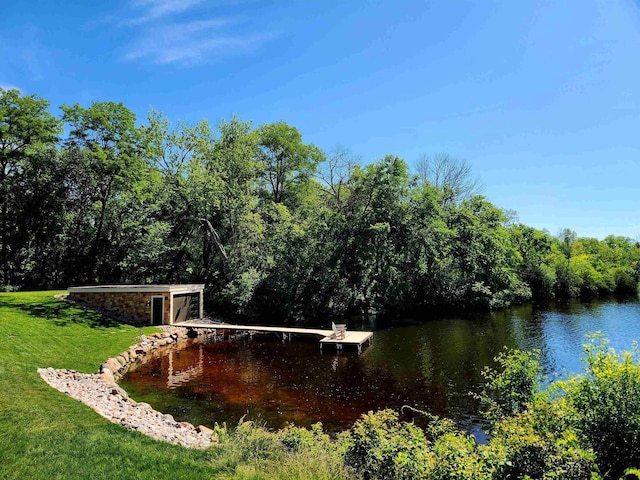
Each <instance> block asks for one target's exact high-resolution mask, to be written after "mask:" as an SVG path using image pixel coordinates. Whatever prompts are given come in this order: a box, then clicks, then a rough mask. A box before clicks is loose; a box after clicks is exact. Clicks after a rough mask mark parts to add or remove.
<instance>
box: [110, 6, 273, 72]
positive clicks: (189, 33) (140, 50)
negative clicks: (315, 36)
mask: <svg viewBox="0 0 640 480" xmlns="http://www.w3.org/2000/svg"><path fill="white" fill-rule="evenodd" d="M201 3H203V0H134V1H133V3H132V4H131V7H133V8H135V9H144V10H143V12H142V15H141V16H138V17H134V18H132V19H130V20H126V21H120V22H119V23H118V25H119V26H121V27H124V28H128V29H132V30H133V31H134V32H135V35H136V37H134V38H133V40H132V41H131V42H130V43H129V46H128V47H127V48H126V52H125V54H124V55H123V59H124V60H125V61H136V60H146V61H150V62H152V63H155V64H161V65H162V64H164V65H167V64H181V65H195V64H201V63H206V62H209V61H213V60H216V59H218V58H220V57H222V56H226V55H232V54H239V53H240V54H242V53H248V52H251V51H253V50H254V49H255V48H257V47H258V46H259V45H261V44H262V43H264V42H265V41H267V40H269V39H270V38H272V35H269V34H263V33H256V34H241V35H240V34H237V33H236V32H233V31H232V27H233V26H234V25H236V24H238V20H237V19H230V18H208V19H207V18H206V16H205V15H204V14H203V13H202V9H201V8H198V7H199V5H200V4H201ZM194 13H197V14H199V16H200V18H202V17H204V18H205V20H193V21H184V20H180V18H181V17H182V18H184V15H186V14H191V15H192V16H193V14H194ZM183 14H184V15H183Z"/></svg>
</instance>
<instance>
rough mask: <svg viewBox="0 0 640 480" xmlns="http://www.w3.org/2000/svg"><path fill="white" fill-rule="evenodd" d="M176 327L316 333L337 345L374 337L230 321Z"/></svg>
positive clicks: (358, 331) (357, 333)
mask: <svg viewBox="0 0 640 480" xmlns="http://www.w3.org/2000/svg"><path fill="white" fill-rule="evenodd" d="M174 326H176V327H187V328H217V329H220V330H243V331H246V332H265V333H267V332H268V333H286V334H299V335H305V334H306V335H315V336H318V337H321V339H320V343H328V344H336V345H362V344H363V343H365V342H366V341H367V340H370V339H371V337H373V332H367V331H360V330H347V332H346V333H345V335H344V337H338V336H335V333H334V331H333V330H323V329H317V328H301V327H271V326H266V325H232V324H229V323H200V322H193V321H190V322H181V323H176V324H174Z"/></svg>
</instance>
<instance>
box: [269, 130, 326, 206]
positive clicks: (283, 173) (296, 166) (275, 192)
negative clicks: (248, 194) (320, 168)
mask: <svg viewBox="0 0 640 480" xmlns="http://www.w3.org/2000/svg"><path fill="white" fill-rule="evenodd" d="M258 136H259V147H260V160H261V162H262V175H261V177H262V180H263V183H264V185H265V188H266V191H267V192H268V194H269V195H270V196H271V199H272V200H273V201H274V202H276V203H282V202H285V201H288V202H289V203H290V204H295V202H296V201H298V200H299V196H300V195H301V194H302V190H303V189H304V187H306V186H307V185H308V182H309V179H310V178H311V175H313V173H314V172H315V170H316V166H317V165H318V163H319V162H320V161H322V160H323V153H322V151H321V150H320V149H319V148H318V147H316V146H315V145H311V144H304V143H302V135H300V132H299V131H298V129H297V128H295V127H291V126H289V125H287V124H286V123H284V122H277V123H269V124H265V125H262V126H260V127H259V128H258Z"/></svg>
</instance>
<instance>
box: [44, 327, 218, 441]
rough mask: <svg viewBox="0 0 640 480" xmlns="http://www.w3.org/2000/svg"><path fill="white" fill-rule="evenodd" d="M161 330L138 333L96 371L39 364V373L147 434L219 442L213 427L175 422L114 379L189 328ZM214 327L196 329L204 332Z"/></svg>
mask: <svg viewBox="0 0 640 480" xmlns="http://www.w3.org/2000/svg"><path fill="white" fill-rule="evenodd" d="M163 330H164V332H160V333H152V334H151V335H146V336H142V337H140V343H138V344H136V345H134V346H132V347H130V348H129V349H128V350H126V351H124V352H122V353H120V354H118V355H116V356H115V357H112V358H108V359H107V360H106V361H105V362H104V363H103V364H102V365H100V371H99V373H97V374H84V373H78V372H75V371H73V370H56V369H54V368H39V369H38V374H39V375H40V376H41V377H42V379H43V380H44V381H45V382H47V383H48V384H49V385H50V386H52V387H53V388H55V389H57V390H59V391H61V392H63V393H66V394H67V395H69V396H70V397H72V398H74V399H76V400H78V401H80V402H82V403H84V404H86V405H88V406H89V407H91V408H92V409H93V410H95V411H96V412H97V413H99V414H100V415H102V416H103V417H105V418H106V419H108V420H109V421H111V422H113V423H117V424H119V425H122V426H124V427H126V428H128V429H130V430H136V431H139V432H141V433H143V434H145V435H148V436H149V437H151V438H153V439H155V440H160V441H164V442H169V443H173V444H175V445H182V446H183V447H187V448H208V447H210V446H212V445H214V444H216V443H217V442H218V439H217V436H216V435H215V433H214V431H213V430H211V429H210V428H208V427H205V426H203V425H199V426H197V427H195V426H193V425H192V424H191V423H188V422H176V421H175V420H174V418H173V417H172V416H171V415H169V414H163V413H162V412H158V411H156V410H154V409H153V408H151V406H150V405H149V404H148V403H144V402H140V403H138V402H136V401H135V400H133V399H132V398H129V395H127V392H125V391H124V389H123V388H122V387H120V386H119V385H117V383H116V381H117V380H119V379H120V378H122V376H123V375H124V374H125V373H127V371H128V370H129V368H130V367H131V366H132V365H133V364H134V363H136V362H137V361H139V360H142V359H143V358H144V357H145V356H147V355H148V354H150V353H151V352H152V351H154V350H155V349H157V348H160V347H163V346H165V345H171V344H176V343H179V342H184V341H186V340H187V339H188V338H189V331H188V330H187V329H186V328H180V327H164V328H163ZM212 332H213V329H212V330H211V331H209V330H208V329H198V330H197V331H196V334H197V335H198V336H204V335H207V334H210V333H212Z"/></svg>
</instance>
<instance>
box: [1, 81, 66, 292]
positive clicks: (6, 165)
mask: <svg viewBox="0 0 640 480" xmlns="http://www.w3.org/2000/svg"><path fill="white" fill-rule="evenodd" d="M48 108H49V102H47V101H46V100H43V99H42V98H40V97H38V96H36V95H28V96H23V95H21V94H20V91H19V90H4V89H2V88H0V202H1V205H0V211H1V214H0V217H1V220H0V256H1V261H2V272H1V273H2V279H1V281H0V285H10V284H11V283H12V276H11V270H12V268H11V260H10V255H11V254H12V253H13V252H12V245H11V236H12V235H11V232H12V231H15V228H16V222H18V217H19V208H17V207H16V205H15V204H14V201H15V200H17V199H19V198H20V195H21V192H19V191H18V190H17V186H18V179H19V177H20V176H21V175H22V174H23V172H24V169H25V167H26V166H27V163H28V162H30V161H34V160H37V159H38V155H39V153H41V152H42V150H43V149H46V148H49V147H51V146H53V145H54V144H55V143H56V142H57V140H58V135H59V133H60V127H61V125H60V122H59V121H58V120H57V119H56V118H54V117H53V116H52V115H51V114H50V113H49V111H48Z"/></svg>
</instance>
